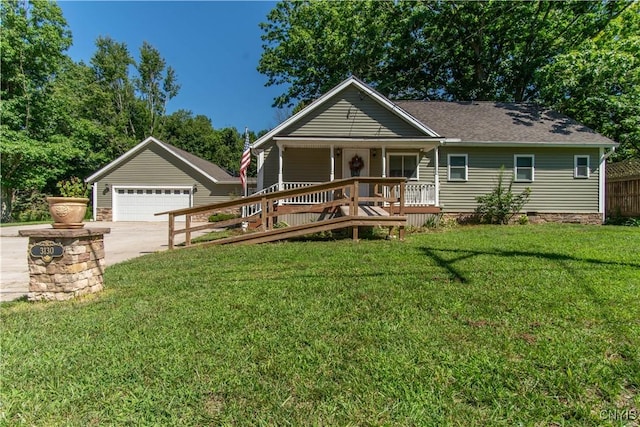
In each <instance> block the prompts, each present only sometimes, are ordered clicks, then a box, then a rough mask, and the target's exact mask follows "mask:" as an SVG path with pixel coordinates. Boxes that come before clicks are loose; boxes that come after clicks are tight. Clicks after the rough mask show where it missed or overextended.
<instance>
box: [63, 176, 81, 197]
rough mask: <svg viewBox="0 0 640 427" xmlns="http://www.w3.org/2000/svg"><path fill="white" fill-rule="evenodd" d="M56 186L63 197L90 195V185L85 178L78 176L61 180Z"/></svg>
mask: <svg viewBox="0 0 640 427" xmlns="http://www.w3.org/2000/svg"><path fill="white" fill-rule="evenodd" d="M56 188H57V189H58V191H59V192H60V195H61V196H62V197H81V198H87V197H89V187H88V186H87V184H86V183H85V182H84V181H83V180H81V179H80V178H78V177H76V176H74V177H72V178H69V179H66V180H62V181H59V182H58V183H57V184H56Z"/></svg>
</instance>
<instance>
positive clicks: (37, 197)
mask: <svg viewBox="0 0 640 427" xmlns="http://www.w3.org/2000/svg"><path fill="white" fill-rule="evenodd" d="M12 217H13V218H12V219H13V220H16V221H18V222H35V221H46V220H50V219H51V215H50V214H49V204H48V203H47V201H46V195H45V194H42V193H40V192H38V191H21V192H18V193H17V195H16V200H15V202H14V204H13V213H12Z"/></svg>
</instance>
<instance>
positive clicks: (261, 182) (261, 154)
mask: <svg viewBox="0 0 640 427" xmlns="http://www.w3.org/2000/svg"><path fill="white" fill-rule="evenodd" d="M257 167H258V191H260V190H263V189H264V151H260V152H259V153H258V166H257Z"/></svg>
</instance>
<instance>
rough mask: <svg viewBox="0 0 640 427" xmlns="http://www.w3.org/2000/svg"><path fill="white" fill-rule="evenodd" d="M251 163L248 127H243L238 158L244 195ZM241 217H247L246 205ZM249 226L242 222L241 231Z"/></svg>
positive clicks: (247, 190) (247, 192)
mask: <svg viewBox="0 0 640 427" xmlns="http://www.w3.org/2000/svg"><path fill="white" fill-rule="evenodd" d="M250 164H251V144H250V142H249V127H245V128H244V148H243V150H242V157H241V158H240V182H241V183H242V189H243V193H244V197H245V198H246V197H247V196H248V195H249V186H248V185H247V169H249V165H250ZM242 217H243V218H246V217H247V206H243V207H242ZM248 227H249V223H248V222H246V221H243V222H242V231H246V230H247V228H248Z"/></svg>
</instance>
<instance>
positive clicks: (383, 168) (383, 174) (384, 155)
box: [382, 145, 387, 178]
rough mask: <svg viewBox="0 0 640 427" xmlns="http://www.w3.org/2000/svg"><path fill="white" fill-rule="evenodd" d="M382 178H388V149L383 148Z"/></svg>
mask: <svg viewBox="0 0 640 427" xmlns="http://www.w3.org/2000/svg"><path fill="white" fill-rule="evenodd" d="M382 177H383V178H386V177H387V147H385V146H384V145H383V146H382Z"/></svg>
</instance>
